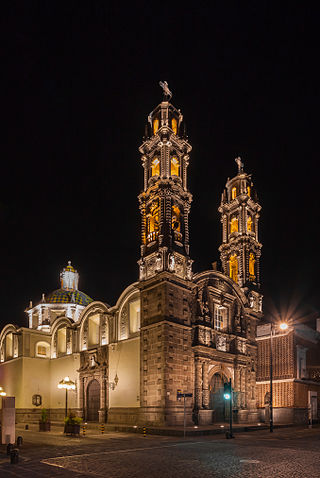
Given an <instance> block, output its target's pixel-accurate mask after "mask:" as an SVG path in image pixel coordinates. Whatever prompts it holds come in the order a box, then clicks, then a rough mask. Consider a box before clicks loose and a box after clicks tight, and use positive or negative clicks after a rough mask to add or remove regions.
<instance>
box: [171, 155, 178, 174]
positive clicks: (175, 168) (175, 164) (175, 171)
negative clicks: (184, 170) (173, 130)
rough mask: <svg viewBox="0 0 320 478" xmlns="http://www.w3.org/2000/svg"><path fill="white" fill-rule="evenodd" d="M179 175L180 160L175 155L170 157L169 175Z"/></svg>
mask: <svg viewBox="0 0 320 478" xmlns="http://www.w3.org/2000/svg"><path fill="white" fill-rule="evenodd" d="M179 175H180V161H179V159H178V158H177V156H172V158H171V176H179Z"/></svg>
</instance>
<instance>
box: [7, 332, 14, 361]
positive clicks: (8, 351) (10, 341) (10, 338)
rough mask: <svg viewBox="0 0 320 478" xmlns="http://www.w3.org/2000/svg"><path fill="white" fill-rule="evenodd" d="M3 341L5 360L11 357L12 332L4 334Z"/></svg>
mask: <svg viewBox="0 0 320 478" xmlns="http://www.w3.org/2000/svg"><path fill="white" fill-rule="evenodd" d="M5 341H6V342H5V343H6V349H5V354H6V355H5V356H6V360H9V359H12V358H13V333H12V332H10V333H9V334H7V335H6V338H5Z"/></svg>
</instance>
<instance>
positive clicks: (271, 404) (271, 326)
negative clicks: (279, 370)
mask: <svg viewBox="0 0 320 478" xmlns="http://www.w3.org/2000/svg"><path fill="white" fill-rule="evenodd" d="M279 328H280V329H281V330H287V328H288V324H287V323H286V322H281V324H279ZM273 335H274V328H273V324H272V323H271V324H270V426H269V429H270V433H272V432H273V389H272V385H273V384H272V379H273V348H272V337H273Z"/></svg>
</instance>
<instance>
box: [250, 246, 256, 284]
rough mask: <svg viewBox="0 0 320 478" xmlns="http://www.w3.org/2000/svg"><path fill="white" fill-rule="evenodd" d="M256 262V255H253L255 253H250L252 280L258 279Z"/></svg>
mask: <svg viewBox="0 0 320 478" xmlns="http://www.w3.org/2000/svg"><path fill="white" fill-rule="evenodd" d="M255 262H256V258H255V255H254V254H253V252H250V255H249V276H250V280H254V279H255V278H256V276H255V273H254V264H255Z"/></svg>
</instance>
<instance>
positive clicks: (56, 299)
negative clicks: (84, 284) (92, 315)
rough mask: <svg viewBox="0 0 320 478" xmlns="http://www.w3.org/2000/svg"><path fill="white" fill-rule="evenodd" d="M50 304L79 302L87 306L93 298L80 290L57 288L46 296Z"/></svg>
mask: <svg viewBox="0 0 320 478" xmlns="http://www.w3.org/2000/svg"><path fill="white" fill-rule="evenodd" d="M45 301H46V302H47V303H49V304H79V305H83V306H87V305H88V304H90V302H93V299H91V297H89V296H88V295H87V294H85V293H84V292H81V291H80V290H66V289H57V290H54V291H53V292H51V294H48V295H47V296H46V300H45Z"/></svg>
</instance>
